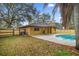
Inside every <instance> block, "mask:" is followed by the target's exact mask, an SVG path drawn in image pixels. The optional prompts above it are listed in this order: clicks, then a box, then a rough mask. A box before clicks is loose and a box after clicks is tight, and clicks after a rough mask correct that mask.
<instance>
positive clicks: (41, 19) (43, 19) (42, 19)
mask: <svg viewBox="0 0 79 59" xmlns="http://www.w3.org/2000/svg"><path fill="white" fill-rule="evenodd" d="M47 20H50V15H49V14H45V13H43V14H41V15H39V19H38V21H39V22H41V23H46V21H47Z"/></svg>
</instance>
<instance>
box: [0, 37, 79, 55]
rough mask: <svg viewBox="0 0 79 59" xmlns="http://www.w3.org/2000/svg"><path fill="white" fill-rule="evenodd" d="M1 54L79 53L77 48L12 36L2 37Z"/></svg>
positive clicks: (0, 43)
mask: <svg viewBox="0 0 79 59" xmlns="http://www.w3.org/2000/svg"><path fill="white" fill-rule="evenodd" d="M0 55H1V56H5V55H10V56H11V55H12V56H15V55H16V56H19V55H22V56H25V55H27V56H29V55H31V56H39V55H40V56H42V55H45V56H49V55H54V56H55V55H57V56H60V55H62V56H67V55H68V56H70V55H79V53H78V51H77V50H75V48H72V47H68V46H62V45H59V44H55V43H52V42H49V41H44V40H41V39H37V38H33V37H29V36H10V37H1V38H0Z"/></svg>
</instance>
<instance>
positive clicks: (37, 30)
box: [19, 23, 56, 35]
mask: <svg viewBox="0 0 79 59" xmlns="http://www.w3.org/2000/svg"><path fill="white" fill-rule="evenodd" d="M19 32H20V34H22V33H23V34H28V35H42V34H54V33H56V28H55V26H53V25H51V24H47V23H43V24H41V23H36V24H35V23H34V24H30V25H26V26H23V27H19Z"/></svg>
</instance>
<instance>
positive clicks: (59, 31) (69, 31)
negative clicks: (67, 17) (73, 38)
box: [56, 30, 75, 34]
mask: <svg viewBox="0 0 79 59" xmlns="http://www.w3.org/2000/svg"><path fill="white" fill-rule="evenodd" d="M56 33H59V34H60V33H61V34H75V30H56Z"/></svg>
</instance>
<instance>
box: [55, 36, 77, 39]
mask: <svg viewBox="0 0 79 59" xmlns="http://www.w3.org/2000/svg"><path fill="white" fill-rule="evenodd" d="M56 37H58V38H63V39H64V40H75V39H76V37H75V35H56Z"/></svg>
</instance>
